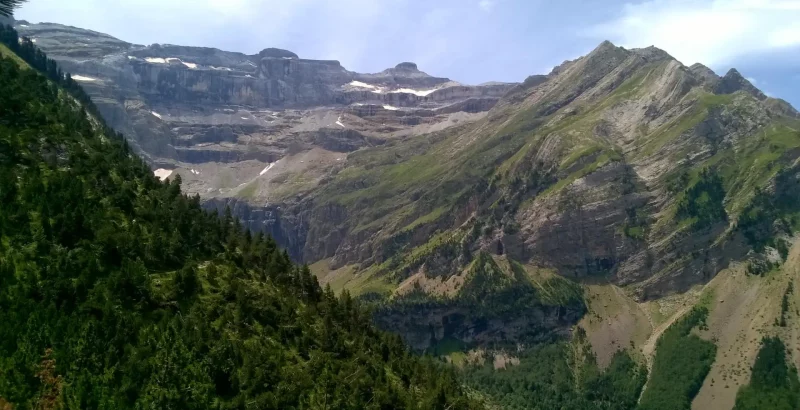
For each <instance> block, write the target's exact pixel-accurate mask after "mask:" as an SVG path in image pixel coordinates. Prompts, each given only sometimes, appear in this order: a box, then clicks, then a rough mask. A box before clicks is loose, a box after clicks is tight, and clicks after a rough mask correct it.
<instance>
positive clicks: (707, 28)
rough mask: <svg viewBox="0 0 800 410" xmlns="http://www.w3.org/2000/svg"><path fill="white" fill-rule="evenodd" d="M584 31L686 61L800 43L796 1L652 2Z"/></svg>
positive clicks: (725, 58)
mask: <svg viewBox="0 0 800 410" xmlns="http://www.w3.org/2000/svg"><path fill="white" fill-rule="evenodd" d="M586 34H587V35H589V36H591V37H596V38H597V39H610V40H611V41H612V42H615V43H618V44H619V45H622V46H624V47H646V46H650V45H655V46H656V47H659V48H662V49H664V50H666V51H667V52H669V53H670V54H672V55H673V56H675V58H677V59H679V60H680V61H682V62H683V63H684V64H687V65H688V64H693V63H696V62H702V63H704V64H707V65H717V64H724V63H727V62H730V61H731V60H733V59H734V58H736V57H738V56H741V55H746V54H748V53H753V52H760V51H770V50H775V49H781V48H787V47H794V46H800V1H797V0H792V1H788V0H787V1H781V0H713V1H705V2H698V1H691V0H651V1H648V2H644V3H639V4H632V3H628V4H626V5H625V6H623V8H622V11H621V16H620V17H619V18H617V19H615V20H613V21H610V22H606V23H603V24H600V25H596V26H594V27H592V28H590V29H589V30H588V31H587V33H586Z"/></svg>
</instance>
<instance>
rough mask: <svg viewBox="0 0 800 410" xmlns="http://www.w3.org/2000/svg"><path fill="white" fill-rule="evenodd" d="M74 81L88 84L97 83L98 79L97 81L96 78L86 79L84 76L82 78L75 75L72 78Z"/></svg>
mask: <svg viewBox="0 0 800 410" xmlns="http://www.w3.org/2000/svg"><path fill="white" fill-rule="evenodd" d="M72 79H73V80H75V81H86V82H92V81H97V79H96V78H92V77H84V76H82V75H73V76H72Z"/></svg>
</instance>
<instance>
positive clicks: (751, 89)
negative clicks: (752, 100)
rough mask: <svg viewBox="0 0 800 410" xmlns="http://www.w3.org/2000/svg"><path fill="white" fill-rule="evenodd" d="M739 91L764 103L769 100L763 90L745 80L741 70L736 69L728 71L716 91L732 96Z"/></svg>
mask: <svg viewBox="0 0 800 410" xmlns="http://www.w3.org/2000/svg"><path fill="white" fill-rule="evenodd" d="M739 90H743V91H745V92H747V93H749V94H750V95H752V96H753V97H756V98H757V99H759V100H762V101H763V100H766V99H767V96H766V95H765V94H764V93H763V92H761V90H759V89H758V88H756V87H755V86H754V85H753V84H752V83H751V82H750V81H748V80H747V79H746V78H744V76H742V74H741V73H740V72H739V70H737V69H735V68H731V69H730V70H728V72H727V73H726V74H725V76H724V77H722V79H720V82H719V84H717V87H716V90H715V91H716V92H717V93H718V94H732V93H735V92H736V91H739Z"/></svg>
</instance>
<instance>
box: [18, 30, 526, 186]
mask: <svg viewBox="0 0 800 410" xmlns="http://www.w3.org/2000/svg"><path fill="white" fill-rule="evenodd" d="M16 28H17V29H18V30H19V31H20V33H21V34H23V35H25V36H28V37H31V38H32V39H34V40H35V41H36V44H37V45H39V46H40V47H41V48H42V49H43V50H44V51H45V52H47V53H48V55H49V56H51V57H52V58H54V59H56V60H57V61H58V62H59V63H60V64H61V65H62V67H63V68H64V70H65V71H68V72H71V73H72V74H73V76H74V78H75V79H76V80H77V81H79V82H81V83H82V84H83V85H84V86H85V87H86V88H87V90H88V91H89V93H90V95H91V96H92V97H93V98H94V99H95V101H96V103H97V105H98V106H99V108H100V110H101V112H102V113H103V115H104V116H105V117H106V118H107V119H108V120H109V122H110V123H111V125H112V126H114V127H115V128H117V129H119V130H120V131H122V132H124V133H125V134H126V135H128V136H129V138H130V139H131V140H132V142H133V143H134V145H135V147H136V148H138V150H139V152H140V153H142V154H143V155H145V156H146V157H147V158H148V159H149V160H150V161H151V162H152V163H153V164H154V166H155V167H159V168H164V169H167V170H173V171H175V172H183V173H185V174H189V175H193V176H198V175H204V174H203V173H202V171H201V170H199V169H198V168H203V167H202V165H203V164H208V163H225V164H227V168H230V169H232V170H234V171H233V172H232V173H231V175H230V177H229V178H228V179H229V181H227V183H221V182H225V181H218V180H214V179H211V178H205V177H197V178H192V181H191V184H189V186H188V187H189V189H190V190H192V191H194V192H197V193H199V194H201V195H202V196H204V197H208V198H211V197H217V196H221V195H231V196H237V193H236V192H230V191H232V190H234V188H235V187H238V186H239V185H240V184H242V183H243V182H249V179H250V178H251V175H250V173H249V172H247V171H249V170H250V169H251V168H252V169H259V171H260V169H263V168H265V167H267V166H269V164H270V163H274V162H276V161H278V160H280V159H282V158H285V157H287V156H290V155H292V154H295V153H296V152H297V151H304V150H305V151H308V150H310V149H312V148H314V147H316V145H315V144H314V142H315V140H318V139H321V140H328V136H327V135H328V134H330V133H331V132H330V130H331V129H332V130H336V131H344V130H347V131H348V132H349V136H348V138H355V139H357V140H362V142H351V143H346V144H344V145H341V146H339V145H336V144H334V145H333V146H331V145H322V146H320V148H322V149H324V150H326V151H329V152H340V153H346V152H350V151H353V150H354V149H356V148H360V147H361V146H363V145H364V144H365V143H364V142H363V141H372V142H371V143H375V142H377V140H385V139H389V138H393V137H396V136H403V135H410V134H421V133H424V132H425V131H427V130H428V129H430V128H436V127H443V128H444V127H448V126H450V125H451V124H452V123H455V122H458V121H468V120H473V119H474V118H475V117H477V116H479V115H478V114H480V113H482V112H485V111H487V110H488V109H489V108H491V107H492V106H493V105H494V103H495V102H496V101H497V100H498V99H499V98H500V97H501V96H502V95H503V94H504V93H505V91H506V90H507V89H508V88H509V87H511V85H506V84H494V85H487V86H465V85H461V84H457V83H455V82H452V81H450V80H448V79H446V78H437V77H432V76H430V75H428V74H426V73H424V72H422V71H419V70H418V68H417V66H416V65H415V64H413V63H401V64H399V65H397V67H394V68H390V69H387V70H385V71H383V72H380V73H376V74H361V73H355V72H350V71H348V70H346V69H345V68H343V67H342V66H341V65H340V64H339V62H338V61H320V60H307V59H301V58H299V57H298V56H297V55H296V54H295V53H292V52H290V51H287V50H280V49H275V48H267V49H265V50H263V51H261V52H259V53H258V54H256V55H245V54H241V53H233V52H225V51H221V50H216V49H210V48H199V47H182V46H176V45H167V44H164V45H160V44H154V45H151V46H142V45H136V44H130V43H127V42H124V41H121V40H118V39H115V38H113V37H110V36H108V35H105V34H102V33H96V32H92V31H88V30H83V29H78V28H74V27H67V26H62V25H58V24H50V23H43V24H29V23H27V22H19V23H18V24H17V25H16ZM314 134H316V136H315V135H314ZM298 140H301V141H298ZM259 167H260V168H259ZM192 169H194V172H192ZM198 171H200V172H201V173H200V174H198ZM205 175H207V174H205ZM185 176H186V175H185ZM257 196H258V197H259V199H267V198H266V197H264V196H262V195H260V194H259V195H257Z"/></svg>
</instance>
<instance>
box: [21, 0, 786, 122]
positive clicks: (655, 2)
mask: <svg viewBox="0 0 800 410" xmlns="http://www.w3.org/2000/svg"><path fill="white" fill-rule="evenodd" d="M17 18H18V19H26V20H29V21H31V22H40V21H51V22H57V23H63V24H69V25H74V26H77V27H83V28H89V29H93V30H96V31H100V32H104V33H108V34H111V35H113V36H116V37H119V38H120V39H123V40H126V41H130V42H134V43H140V44H151V43H172V44H182V45H194V46H207V47H217V48H221V49H224V50H230V51H240V52H245V53H256V52H258V51H260V50H261V49H263V48H266V47H280V48H286V49H289V50H292V51H294V52H295V53H297V54H298V55H300V57H303V58H317V59H335V60H339V61H341V63H342V65H344V66H345V67H346V68H347V69H349V70H353V71H359V72H377V71H381V70H383V69H385V68H388V67H392V66H394V65H396V64H397V63H399V62H401V61H413V62H416V63H417V64H418V65H419V67H420V69H421V70H423V71H426V72H428V73H429V74H431V75H436V76H442V77H449V78H452V79H454V80H458V81H461V82H465V83H471V84H475V83H481V82H486V81H522V80H523V79H524V78H525V77H526V76H528V75H530V74H541V73H546V72H548V71H549V70H550V69H551V68H552V67H553V66H554V65H557V64H560V63H561V62H562V61H564V60H567V59H573V58H576V57H578V56H580V55H583V54H586V53H587V52H588V51H590V50H591V49H593V48H594V47H595V46H596V45H597V44H599V43H600V42H601V41H602V40H605V39H608V40H611V41H612V42H614V43H615V44H617V45H621V46H624V47H645V46H649V45H655V46H657V47H659V48H662V49H664V50H666V51H667V52H669V53H670V54H672V55H673V56H675V57H676V58H678V59H679V60H680V61H681V62H683V63H684V64H686V65H691V64H693V63H695V62H702V63H704V64H706V65H708V66H709V67H711V68H712V69H714V70H715V71H717V73H718V74H724V73H725V72H726V71H727V70H728V69H729V68H731V67H736V68H737V69H738V70H739V71H740V72H742V74H743V75H745V76H746V77H749V78H751V79H752V80H753V82H754V83H755V84H756V86H757V87H759V88H761V89H762V90H764V91H765V92H766V93H767V94H769V95H773V96H776V97H781V98H784V99H786V100H789V101H790V102H792V103H793V104H794V105H795V107H800V0H706V1H700V0H694V1H690V0H648V1H618V0H606V1H596V0H583V1H579V0H559V1H545V0H337V1H329V0H116V1H113V2H112V1H108V0H72V1H69V2H65V1H63V0H31V1H30V2H29V3H27V4H26V5H24V6H23V7H22V8H21V9H20V10H19V11H18V12H17Z"/></svg>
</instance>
